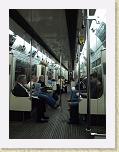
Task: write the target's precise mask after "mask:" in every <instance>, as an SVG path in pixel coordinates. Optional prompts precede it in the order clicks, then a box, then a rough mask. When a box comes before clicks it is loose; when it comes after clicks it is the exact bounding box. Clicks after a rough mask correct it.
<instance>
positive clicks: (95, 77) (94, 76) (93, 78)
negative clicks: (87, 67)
mask: <svg viewBox="0 0 119 152" xmlns="http://www.w3.org/2000/svg"><path fill="white" fill-rule="evenodd" d="M90 77H91V79H92V80H95V79H97V77H98V75H97V72H94V73H92V74H91V75H90Z"/></svg>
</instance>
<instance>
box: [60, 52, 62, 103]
mask: <svg viewBox="0 0 119 152" xmlns="http://www.w3.org/2000/svg"><path fill="white" fill-rule="evenodd" d="M61 65H62V54H61V50H60V101H59V104H60V106H61V104H62V102H61V97H62V96H61V83H62V82H61Z"/></svg>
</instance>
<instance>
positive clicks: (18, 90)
mask: <svg viewBox="0 0 119 152" xmlns="http://www.w3.org/2000/svg"><path fill="white" fill-rule="evenodd" d="M25 84H26V76H25V75H19V76H18V78H17V83H16V85H15V87H14V89H13V90H12V94H13V95H14V96H17V97H29V92H28V91H27V89H26V88H25V87H24V85H25Z"/></svg>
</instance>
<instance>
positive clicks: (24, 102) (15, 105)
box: [9, 93, 32, 111]
mask: <svg viewBox="0 0 119 152" xmlns="http://www.w3.org/2000/svg"><path fill="white" fill-rule="evenodd" d="M9 106H10V107H9V109H10V110H13V111H31V109H32V102H31V100H30V98H29V97H16V96H14V95H13V94H12V93H11V94H10V103H9Z"/></svg>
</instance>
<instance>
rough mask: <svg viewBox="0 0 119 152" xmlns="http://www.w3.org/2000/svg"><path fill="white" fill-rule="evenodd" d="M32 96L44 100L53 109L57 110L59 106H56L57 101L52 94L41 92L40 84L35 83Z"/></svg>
mask: <svg viewBox="0 0 119 152" xmlns="http://www.w3.org/2000/svg"><path fill="white" fill-rule="evenodd" d="M32 95H33V96H38V97H39V99H42V101H44V103H47V104H48V105H49V106H50V107H52V108H57V107H58V106H59V105H56V101H57V100H55V99H54V98H53V97H52V96H51V95H50V94H48V93H46V92H43V91H42V90H41V85H40V84H39V83H37V82H36V83H34V87H33V89H32Z"/></svg>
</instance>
